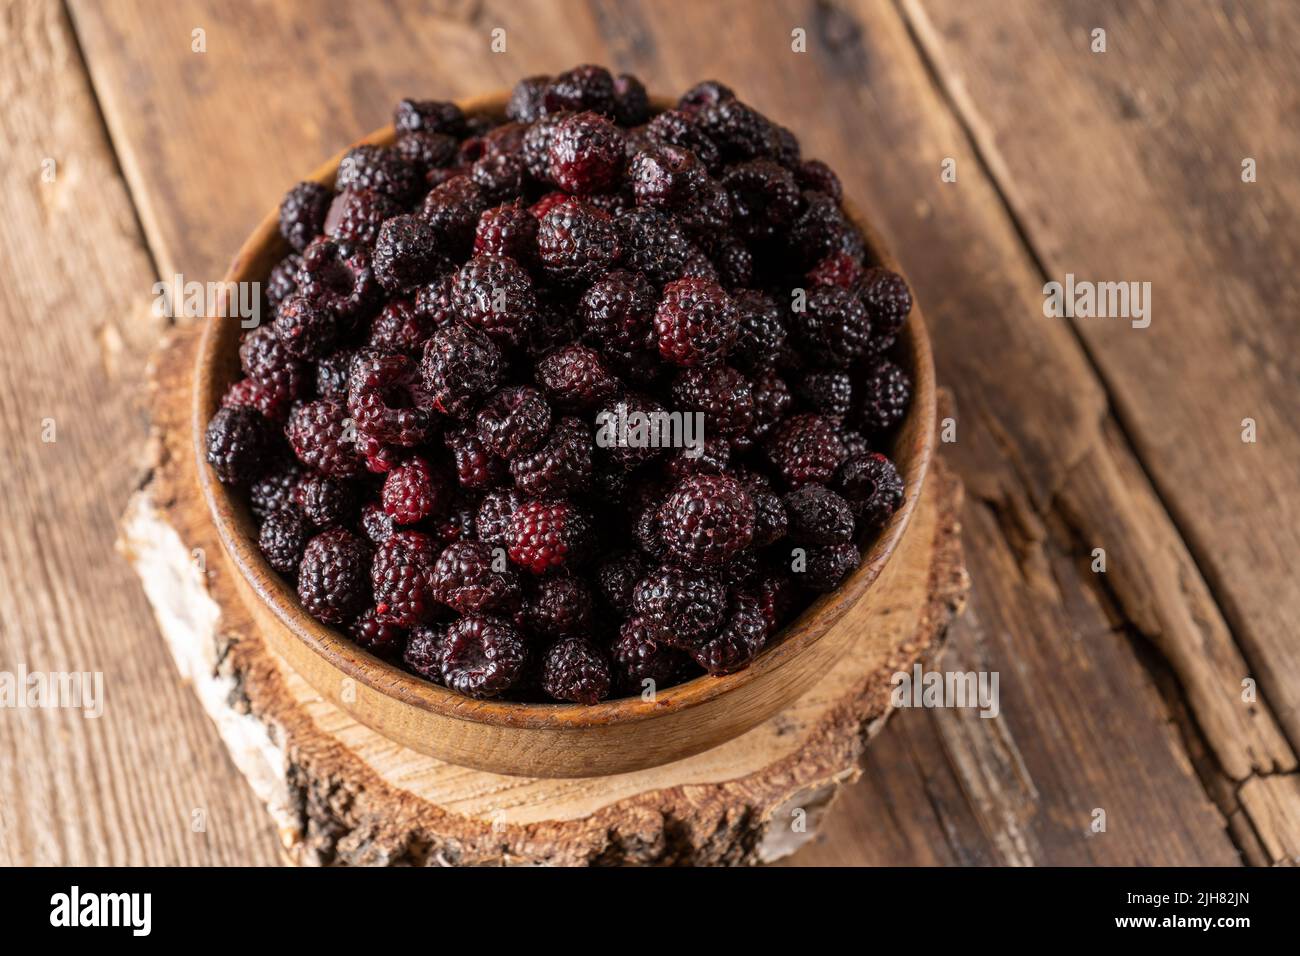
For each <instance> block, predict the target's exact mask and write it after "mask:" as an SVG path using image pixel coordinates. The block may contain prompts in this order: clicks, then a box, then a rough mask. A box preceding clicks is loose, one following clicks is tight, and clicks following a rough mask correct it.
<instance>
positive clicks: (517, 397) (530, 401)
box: [476, 385, 551, 460]
mask: <svg viewBox="0 0 1300 956" xmlns="http://www.w3.org/2000/svg"><path fill="white" fill-rule="evenodd" d="M476 424H477V426H478V437H479V441H481V442H482V443H483V445H484V447H485V448H487V449H488V451H490V452H491V453H492V454H494V455H496V456H497V457H499V458H504V459H507V460H508V459H511V458H515V457H518V456H519V455H521V454H523V453H525V452H530V451H532V450H533V449H535V448H536V447H537V446H538V445H540V444H541V443H542V440H543V439H544V438H545V437H546V434H547V432H549V431H550V430H551V407H550V405H548V404H547V403H546V399H544V398H543V397H542V393H541V392H539V391H538V390H537V389H535V388H531V387H529V386H527V385H517V386H511V387H509V388H503V389H501V390H500V391H499V392H496V393H495V394H494V395H492V396H491V397H490V398H489V399H488V400H487V401H486V402H485V403H484V405H483V407H482V408H481V409H479V412H478V417H477V419H476Z"/></svg>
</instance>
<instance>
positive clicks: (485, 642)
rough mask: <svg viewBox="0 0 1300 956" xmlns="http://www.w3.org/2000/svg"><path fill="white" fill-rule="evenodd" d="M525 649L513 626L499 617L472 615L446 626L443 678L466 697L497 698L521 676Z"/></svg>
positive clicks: (526, 652) (448, 684)
mask: <svg viewBox="0 0 1300 956" xmlns="http://www.w3.org/2000/svg"><path fill="white" fill-rule="evenodd" d="M527 660H528V649H527V646H526V645H525V643H524V639H523V636H522V635H520V633H519V632H518V631H517V630H515V628H514V626H513V625H511V624H510V623H509V622H507V621H504V620H502V619H501V618H499V617H492V616H490V615H487V614H471V615H468V616H467V617H462V618H461V619H460V620H458V621H456V622H454V623H453V624H451V626H450V627H448V628H447V633H446V636H445V637H444V638H443V643H442V679H443V683H445V684H446V685H447V686H448V687H449V688H451V689H452V690H454V691H456V692H457V693H459V694H464V695H465V696H467V697H478V698H486V697H496V696H497V695H499V694H501V693H502V692H504V691H506V690H509V689H510V688H511V687H512V686H514V685H515V684H516V683H517V682H518V681H519V679H520V677H521V676H523V672H524V665H525V663H526V662H527Z"/></svg>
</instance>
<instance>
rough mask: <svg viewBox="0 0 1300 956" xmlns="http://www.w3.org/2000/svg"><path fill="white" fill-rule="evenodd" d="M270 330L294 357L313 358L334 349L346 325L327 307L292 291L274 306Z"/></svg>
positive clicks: (308, 359)
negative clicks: (291, 293)
mask: <svg viewBox="0 0 1300 956" xmlns="http://www.w3.org/2000/svg"><path fill="white" fill-rule="evenodd" d="M271 331H272V332H273V333H274V334H275V337H276V339H278V340H279V342H280V344H281V345H282V346H283V347H284V350H285V351H286V352H288V353H289V354H290V355H291V356H293V357H294V358H295V359H298V360H307V361H314V360H316V359H319V358H321V357H322V356H324V355H325V354H326V353H328V352H329V351H331V350H332V349H333V348H334V346H335V344H336V343H337V342H338V340H339V339H340V338H342V337H343V334H344V333H345V331H346V327H345V326H343V325H342V324H341V323H340V322H339V317H338V315H337V313H335V312H333V311H332V310H330V309H329V308H328V307H327V306H325V305H322V304H321V303H320V302H314V301H312V300H311V299H309V298H307V297H306V296H305V295H302V294H301V293H294V294H293V295H291V296H289V297H288V298H287V299H285V300H284V301H283V302H281V303H280V307H279V308H278V309H276V312H275V319H274V320H273V321H272V323H271Z"/></svg>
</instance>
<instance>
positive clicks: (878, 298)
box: [862, 268, 912, 352]
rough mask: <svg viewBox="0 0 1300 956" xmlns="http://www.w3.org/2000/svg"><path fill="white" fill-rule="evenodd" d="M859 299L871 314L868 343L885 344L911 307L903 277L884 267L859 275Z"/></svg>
mask: <svg viewBox="0 0 1300 956" xmlns="http://www.w3.org/2000/svg"><path fill="white" fill-rule="evenodd" d="M862 300H863V302H865V303H866V306H867V313H868V314H869V315H870V316H871V332H872V335H873V336H874V338H873V339H872V342H871V347H872V349H873V350H874V351H876V352H883V351H884V350H885V349H887V348H889V347H890V346H891V345H892V344H893V343H894V339H895V338H896V337H897V336H898V333H899V330H900V329H902V327H903V323H904V322H906V321H907V314H908V313H909V312H911V311H912V290H911V289H909V288H908V287H907V282H906V281H904V279H903V277H902V276H900V275H898V274H897V273H895V272H890V271H889V270H888V269H879V268H876V269H868V270H867V273H866V275H865V276H863V278H862Z"/></svg>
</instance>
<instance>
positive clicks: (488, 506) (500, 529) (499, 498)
mask: <svg viewBox="0 0 1300 956" xmlns="http://www.w3.org/2000/svg"><path fill="white" fill-rule="evenodd" d="M523 501H524V499H523V496H522V495H520V494H519V492H517V491H515V489H513V488H494V489H492V490H491V491H489V492H488V493H487V494H485V495H484V496H483V500H482V501H481V502H479V506H478V512H477V513H476V514H475V516H474V528H475V530H476V531H477V532H478V539H479V540H480V541H482V542H484V543H485V544H490V545H493V546H494V547H505V546H506V539H507V532H508V530H509V528H510V516H511V515H513V514H514V513H515V511H517V510H518V509H519V506H520V505H521V504H523Z"/></svg>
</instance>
